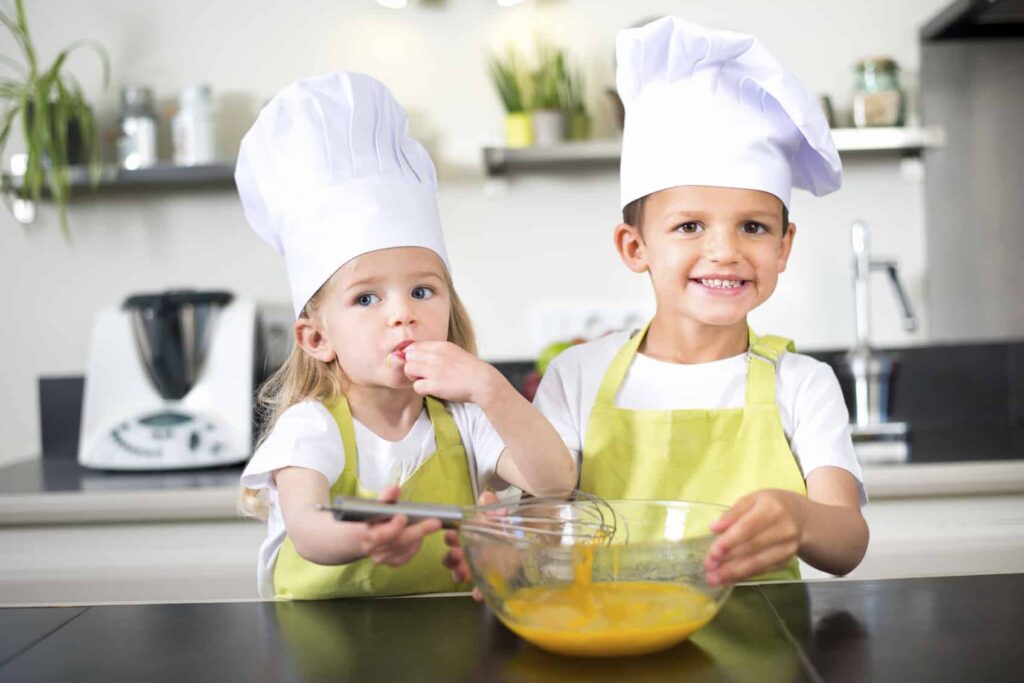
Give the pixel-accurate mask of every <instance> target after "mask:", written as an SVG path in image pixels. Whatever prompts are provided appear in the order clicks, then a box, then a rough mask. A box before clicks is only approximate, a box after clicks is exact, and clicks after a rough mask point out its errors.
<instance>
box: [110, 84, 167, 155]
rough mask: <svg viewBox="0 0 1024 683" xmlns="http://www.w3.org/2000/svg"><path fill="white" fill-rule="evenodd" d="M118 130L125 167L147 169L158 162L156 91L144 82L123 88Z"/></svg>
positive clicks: (118, 150)
mask: <svg viewBox="0 0 1024 683" xmlns="http://www.w3.org/2000/svg"><path fill="white" fill-rule="evenodd" d="M117 130H118V136H117V161H118V163H119V164H120V165H121V166H122V167H123V168H127V169H136V168H146V167H147V166H153V165H155V164H156V162H157V154H156V112H155V111H154V110H153V91H152V90H150V89H149V88H147V87H145V86H141V85H126V86H124V87H123V88H122V89H121V115H120V116H119V117H118V119H117Z"/></svg>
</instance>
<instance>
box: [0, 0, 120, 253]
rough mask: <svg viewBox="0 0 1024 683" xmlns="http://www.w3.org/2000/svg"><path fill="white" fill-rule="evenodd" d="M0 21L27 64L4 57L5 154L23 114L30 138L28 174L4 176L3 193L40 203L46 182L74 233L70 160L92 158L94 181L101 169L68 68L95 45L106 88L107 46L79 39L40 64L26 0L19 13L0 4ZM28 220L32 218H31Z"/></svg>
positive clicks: (89, 119) (0, 91)
mask: <svg viewBox="0 0 1024 683" xmlns="http://www.w3.org/2000/svg"><path fill="white" fill-rule="evenodd" d="M0 22H2V23H3V25H4V27H5V28H6V29H7V30H8V32H9V33H10V34H11V35H12V36H13V37H14V41H15V43H16V44H17V46H18V48H20V51H21V53H22V55H21V56H22V58H23V60H24V63H20V62H18V61H16V60H13V59H10V58H9V57H6V56H0V67H4V68H6V71H7V72H8V74H11V73H13V76H11V75H7V76H6V77H0V102H2V103H3V105H2V106H3V112H2V113H0V156H2V154H3V149H4V147H5V146H6V144H7V139H8V136H9V135H10V134H11V131H12V130H13V129H14V125H15V120H16V119H19V118H20V129H21V131H22V134H23V135H24V139H25V152H26V162H25V168H24V174H23V175H22V176H21V179H20V183H17V184H16V186H15V184H14V183H12V182H11V179H10V178H9V177H8V176H7V175H4V176H3V191H4V196H5V197H7V196H10V195H11V193H14V194H15V195H16V201H17V200H21V201H22V202H26V201H28V202H33V203H34V202H38V201H39V200H40V199H41V198H42V195H43V189H44V186H45V187H46V189H48V190H49V192H50V195H51V197H52V198H53V202H54V204H55V205H56V207H57V214H58V216H59V218H60V225H61V230H62V231H63V233H64V236H65V238H67V237H68V236H69V232H68V217H67V203H68V198H69V196H70V189H71V187H70V186H71V174H70V168H69V166H70V164H71V163H72V162H74V161H80V160H82V159H87V160H88V161H89V169H90V178H91V180H92V182H93V184H94V185H95V184H96V183H97V182H98V180H99V172H100V165H99V162H100V144H99V136H98V131H97V129H96V119H95V117H94V116H93V112H92V109H91V108H90V107H89V104H88V102H86V100H85V96H84V95H83V94H82V90H81V88H80V87H79V85H78V82H77V81H75V79H74V77H72V76H70V75H68V74H66V73H65V72H64V66H65V64H66V62H67V59H68V56H69V55H70V54H71V53H72V52H74V51H75V50H77V49H78V48H81V47H89V48H92V49H93V50H94V51H95V52H96V54H98V55H99V57H100V61H101V62H102V64H103V88H104V89H106V87H107V83H108V82H109V78H110V63H109V60H108V58H107V53H106V52H105V51H104V50H103V48H102V47H101V46H100V45H98V44H96V43H93V42H90V41H76V42H74V43H72V44H71V45H69V46H68V47H66V48H65V49H64V50H62V51H61V52H60V53H58V55H57V57H56V58H55V59H54V60H53V63H52V64H50V66H49V67H45V68H44V67H43V66H42V65H40V62H39V59H38V57H37V55H36V51H35V46H34V45H33V43H32V38H31V35H30V34H29V28H28V21H27V19H26V16H25V5H24V2H23V0H15V1H14V15H13V16H11V14H10V11H9V9H5V8H0ZM25 222H31V220H30V219H29V220H27V221H25Z"/></svg>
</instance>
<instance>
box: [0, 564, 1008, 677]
mask: <svg viewBox="0 0 1024 683" xmlns="http://www.w3.org/2000/svg"><path fill="white" fill-rule="evenodd" d="M1022 623H1024V574H1009V575H993V576H969V577H946V578H925V579H894V580H884V581H828V582H818V583H789V584H767V585H761V586H754V585H751V586H741V587H739V588H737V589H736V591H735V592H734V593H733V595H732V597H731V598H730V599H729V601H728V602H727V603H726V605H725V608H724V609H723V610H722V612H721V613H720V614H719V615H718V617H716V619H715V620H714V621H713V622H712V623H711V624H710V625H709V626H708V627H706V628H705V629H704V630H702V631H701V632H699V633H698V634H697V635H696V636H694V638H693V639H692V640H691V641H689V642H685V643H683V644H681V645H679V646H677V647H675V648H673V649H671V650H667V651H665V652H662V653H658V654H654V655H649V656H645V657H639V658H628V659H600V660H586V659H571V658H564V657H559V656H556V655H550V654H547V653H545V652H543V651H541V650H538V649H536V648H534V647H532V646H530V645H528V644H526V643H525V642H524V641H522V640H520V639H519V638H518V637H516V636H515V635H513V634H512V633H511V632H510V631H508V630H507V629H505V627H504V626H502V625H501V624H500V623H499V622H497V620H495V619H494V618H493V617H492V616H491V615H490V613H489V612H488V611H487V610H486V608H485V607H484V606H483V605H480V604H477V603H474V602H473V601H472V600H471V599H469V598H468V597H431V598H413V599H385V600H335V601H324V602H306V603H301V602H299V603H274V602H240V603H201V604H162V605H121V606H94V607H85V608H82V607H77V608H28V609H26V608H9V609H2V610H0V681H18V682H19V683H28V682H30V681H44V680H45V681H50V680H60V679H62V678H64V677H66V676H67V675H68V674H69V673H72V672H73V676H74V679H75V680H76V681H81V682H83V683H88V682H89V681H103V682H104V683H106V682H108V681H118V680H133V681H135V680H147V681H155V682H158V681H173V682H174V683H178V682H180V681H225V680H239V681H274V682H279V681H304V682H305V681H328V680H330V681H349V680H351V681H377V680H380V681H388V682H389V683H391V682H399V681H413V680H415V681H434V680H437V681H488V682H492V681H515V682H520V681H521V682H524V683H528V682H532V681H538V682H542V681H606V680H607V681H615V683H622V681H661V680H665V681H669V680H671V681H719V680H721V681H739V682H746V681H750V682H754V681H757V682H758V683H773V682H774V681H902V682H913V681H929V682H934V681H958V682H959V681H1010V680H1020V679H1021V677H1022V675H1024V649H1022V648H1021V647H1020V645H1019V637H1018V632H1019V629H1020V625H1021V624H1022Z"/></svg>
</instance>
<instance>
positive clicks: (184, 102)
mask: <svg viewBox="0 0 1024 683" xmlns="http://www.w3.org/2000/svg"><path fill="white" fill-rule="evenodd" d="M172 137H173V138H174V163H175V164H178V165H180V166H195V165H197V164H211V163H213V162H215V161H216V160H217V159H216V157H217V151H216V144H215V140H214V128H213V106H212V104H211V102H210V86H208V85H193V86H190V87H188V88H185V89H184V90H182V91H181V94H180V95H179V96H178V113H177V114H176V115H175V116H174V121H173V124H172Z"/></svg>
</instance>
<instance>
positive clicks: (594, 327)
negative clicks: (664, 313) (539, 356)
mask: <svg viewBox="0 0 1024 683" xmlns="http://www.w3.org/2000/svg"><path fill="white" fill-rule="evenodd" d="M648 317H649V315H648V314H647V313H645V312H644V311H643V310H641V309H639V308H636V307H634V306H544V307H542V308H538V309H535V310H534V312H533V337H534V341H535V343H536V344H537V348H538V349H543V348H545V347H546V346H548V345H550V344H553V343H555V342H561V341H569V340H572V339H583V340H585V341H590V340H592V339H597V338H598V337H602V336H604V335H606V334H608V333H610V332H618V331H620V330H626V329H629V330H632V329H636V328H639V327H642V326H643V325H644V323H645V322H647V319H648Z"/></svg>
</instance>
